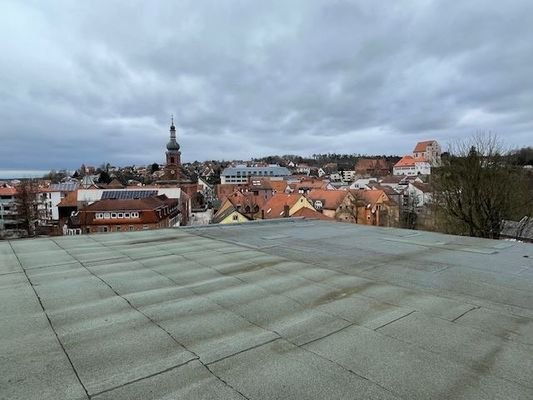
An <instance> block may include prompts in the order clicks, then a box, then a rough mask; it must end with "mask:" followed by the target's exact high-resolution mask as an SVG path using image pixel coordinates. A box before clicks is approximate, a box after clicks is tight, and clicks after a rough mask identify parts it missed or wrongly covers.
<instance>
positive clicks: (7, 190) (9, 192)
mask: <svg viewBox="0 0 533 400" xmlns="http://www.w3.org/2000/svg"><path fill="white" fill-rule="evenodd" d="M16 194H17V189H16V188H13V187H0V196H15V195H16Z"/></svg>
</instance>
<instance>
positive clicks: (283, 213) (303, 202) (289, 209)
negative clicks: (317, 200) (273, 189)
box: [260, 193, 314, 219]
mask: <svg viewBox="0 0 533 400" xmlns="http://www.w3.org/2000/svg"><path fill="white" fill-rule="evenodd" d="M301 208H309V209H311V210H314V208H313V205H312V204H311V203H310V202H309V200H308V199H307V198H306V197H305V196H303V195H302V194H299V193H291V194H285V193H276V194H275V195H274V196H272V197H271V198H270V199H269V200H268V201H267V202H266V203H265V204H264V205H263V207H261V209H260V214H261V219H273V218H288V217H291V216H292V215H293V214H294V213H296V212H297V211H298V210H300V209H301Z"/></svg>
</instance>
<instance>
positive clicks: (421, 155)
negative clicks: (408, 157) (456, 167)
mask: <svg viewBox="0 0 533 400" xmlns="http://www.w3.org/2000/svg"><path fill="white" fill-rule="evenodd" d="M441 155H442V151H441V148H440V145H439V143H438V142H437V141H436V140H425V141H422V142H418V143H417V144H416V146H415V149H414V150H413V157H414V158H417V159H424V160H427V161H428V162H429V164H430V165H431V166H432V167H436V166H439V165H440V162H441Z"/></svg>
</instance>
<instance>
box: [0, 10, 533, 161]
mask: <svg viewBox="0 0 533 400" xmlns="http://www.w3.org/2000/svg"><path fill="white" fill-rule="evenodd" d="M374 3H377V4H374ZM381 3H383V2H368V1H330V0H317V1H309V0H300V1H291V2H286V1H269V2H241V1H224V2H220V1H202V2H198V1H192V0H190V1H182V2H175V1H158V2H157V4H154V3H152V2H145V1H129V2H123V1H103V0H102V1H91V2H71V1H42V0H35V1H27V2H19V1H10V0H7V1H4V2H2V6H1V7H2V12H0V45H1V46H0V48H1V49H2V53H3V54H2V57H1V58H0V118H1V121H2V123H1V124H0V139H1V141H0V142H1V144H0V168H60V167H69V168H71V167H76V166H78V165H79V164H81V163H82V162H85V163H88V164H100V163H102V162H104V161H110V162H112V163H115V164H118V165H125V164H131V163H136V164H142V163H149V162H153V161H162V159H163V149H164V145H165V143H166V140H167V129H168V120H169V115H170V114H171V113H174V114H175V116H176V121H177V125H178V137H179V138H178V140H179V141H180V143H181V145H182V151H183V159H184V160H186V161H187V160H188V161H193V160H195V159H196V160H203V159H222V158H224V159H230V158H249V157H253V156H259V155H266V154H272V153H278V154H284V153H299V154H303V155H305V154H312V153H317V152H326V151H332V152H355V153H359V152H360V153H378V154H383V153H389V154H392V153H396V154H402V153H405V152H408V151H410V150H411V148H412V147H413V145H414V143H415V142H416V141H417V140H420V139H427V138H436V139H438V140H440V141H441V142H442V143H443V144H446V143H448V142H450V141H452V140H453V139H454V138H458V137H462V136H464V135H465V134H468V133H475V132H479V131H492V132H494V133H496V134H499V135H500V136H501V137H502V138H503V139H504V140H505V141H506V143H507V144H508V145H509V146H510V147H516V146H521V145H531V144H532V143H531V133H530V132H531V128H532V125H533V123H532V122H531V121H533V118H532V117H533V92H532V91H531V87H533V75H532V74H531V72H530V69H531V65H532V63H533V46H532V45H531V43H530V38H531V36H532V34H533V27H532V26H531V24H530V23H529V22H530V21H528V18H529V16H531V15H533V3H531V2H530V1H528V0H523V1H519V0H514V1H513V0H511V1H509V2H507V3H506V4H505V5H503V4H499V3H497V2H486V1H481V0H479V1H469V2H449V1H444V0H441V1H431V0H418V1H417V0H405V1H400V2H394V5H389V4H381Z"/></svg>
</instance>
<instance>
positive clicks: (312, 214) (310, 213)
mask: <svg viewBox="0 0 533 400" xmlns="http://www.w3.org/2000/svg"><path fill="white" fill-rule="evenodd" d="M292 217H293V218H297V217H298V218H305V219H320V220H324V221H332V222H333V221H335V219H333V218H330V217H328V216H327V215H325V214H324V213H321V212H318V211H316V210H311V209H310V208H307V207H302V208H300V209H299V210H298V211H296V212H295V213H294V214H292Z"/></svg>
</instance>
